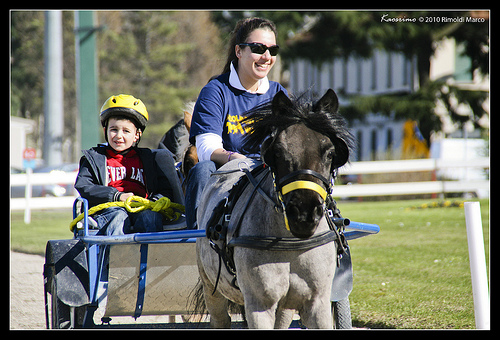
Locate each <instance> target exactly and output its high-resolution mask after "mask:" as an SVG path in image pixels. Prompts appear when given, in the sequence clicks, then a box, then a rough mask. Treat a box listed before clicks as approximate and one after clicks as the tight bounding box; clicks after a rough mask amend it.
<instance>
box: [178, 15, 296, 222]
mask: <svg viewBox="0 0 500 340" xmlns="http://www.w3.org/2000/svg"><path fill="white" fill-rule="evenodd" d="M276 36H277V32H276V27H275V26H274V23H272V22H271V21H269V20H266V19H261V18H247V19H243V20H240V21H239V22H238V23H237V24H236V27H235V28H234V31H233V33H232V37H231V40H230V44H229V51H228V58H227V62H226V65H225V67H224V70H223V73H222V74H221V75H220V76H218V77H217V78H215V79H213V80H212V81H210V82H209V83H208V84H207V85H206V86H205V87H204V88H203V89H202V90H201V92H200V95H199V96H198V100H197V102H196V105H195V107H194V111H193V119H192V122H191V130H190V136H189V140H190V142H191V143H192V144H195V145H196V148H197V152H198V158H199V161H200V162H199V163H198V164H196V166H195V167H193V168H192V169H191V170H190V171H189V174H188V178H187V187H186V202H185V203H186V219H187V226H188V228H192V229H196V208H197V206H198V203H199V200H200V198H201V193H202V191H203V188H204V187H205V184H206V182H207V181H208V178H209V177H210V174H211V173H212V172H214V171H215V170H216V169H217V168H218V167H220V166H221V165H224V164H225V163H227V162H229V161H231V160H233V159H237V158H245V157H258V156H259V155H258V152H259V151H258V150H252V148H250V147H249V145H246V143H245V139H244V135H245V133H246V131H245V129H244V127H243V126H242V125H241V123H240V122H241V120H243V118H245V117H246V116H245V113H246V112H248V111H249V110H251V109H253V108H254V107H255V106H257V105H259V104H262V103H264V102H267V101H269V100H271V99H272V98H273V97H274V95H275V94H276V93H278V92H279V91H284V92H285V93H287V92H286V90H285V88H284V87H283V86H281V85H280V84H279V83H277V82H273V81H269V80H268V79H267V75H268V73H269V71H270V70H271V68H272V67H273V65H274V63H275V62H276V55H277V54H278V51H279V46H278V45H276Z"/></svg>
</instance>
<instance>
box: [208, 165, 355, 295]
mask: <svg viewBox="0 0 500 340" xmlns="http://www.w3.org/2000/svg"><path fill="white" fill-rule="evenodd" d="M243 164H246V163H245V162H244V161H242V162H240V163H239V164H238V169H235V170H228V171H216V172H214V173H213V174H212V176H217V175H225V174H230V173H235V172H240V171H241V172H244V173H245V176H243V177H241V178H240V179H239V180H238V181H237V182H236V183H235V184H234V185H233V188H232V189H231V190H230V192H229V196H228V197H226V198H224V199H222V200H221V201H220V202H219V203H218V204H217V206H216V207H215V209H214V211H213V213H212V216H211V217H210V219H209V221H208V222H207V226H206V235H207V238H208V239H209V243H210V247H211V248H212V249H213V250H214V251H215V252H216V253H217V254H218V255H219V269H218V273H217V279H216V283H215V287H214V291H213V293H212V294H214V293H215V291H216V290H217V286H218V283H219V278H220V273H221V264H222V263H224V266H225V267H226V270H227V271H228V273H230V274H231V275H232V276H233V280H232V282H231V284H232V286H233V287H234V288H236V289H239V287H238V286H237V285H236V266H235V264H234V260H233V249H234V247H243V248H251V249H259V250H272V251H297V250H303V251H305V250H310V249H313V248H316V247H319V246H322V245H325V244H327V243H330V242H333V241H335V242H336V243H337V266H339V264H340V262H339V261H340V259H341V258H342V254H344V253H345V251H346V250H345V249H346V247H347V242H346V240H345V237H344V234H343V229H344V226H346V225H348V224H349V220H348V219H344V218H342V216H341V215H340V211H339V210H338V209H337V207H336V202H335V200H334V199H333V198H332V196H331V192H332V189H333V177H332V178H331V180H330V181H328V180H327V179H326V178H325V177H324V176H322V175H321V174H319V173H317V172H315V171H313V170H309V169H307V170H298V171H295V172H292V173H290V174H288V175H287V176H285V177H283V178H282V179H281V180H280V181H279V184H278V185H276V180H275V175H274V172H272V170H271V169H270V168H269V167H267V166H266V165H265V164H262V165H260V166H258V167H256V168H255V169H253V170H252V171H250V170H249V168H250V167H249V166H248V164H246V165H247V167H246V168H244V167H243V166H242V165H243ZM262 172H265V173H264V175H263V176H262V178H261V179H260V180H259V181H257V179H256V178H255V177H257V176H259V175H260V174H261V173H262ZM270 172H271V173H272V175H273V183H274V188H275V191H276V193H277V197H278V201H279V203H278V204H277V203H276V202H275V201H274V200H273V199H272V198H271V197H270V196H269V195H268V194H267V193H266V192H265V191H264V190H263V189H262V187H261V184H262V182H264V180H265V179H266V178H267V176H268V175H269V173H270ZM299 175H311V176H313V177H315V178H318V179H319V180H321V182H322V183H323V184H324V185H325V187H326V188H328V190H329V193H328V192H327V191H326V190H325V189H324V188H323V187H322V186H320V185H319V184H317V183H316V182H312V181H306V180H297V181H293V182H290V183H288V184H286V185H283V183H286V182H287V181H289V180H290V179H293V178H294V177H297V176H299ZM248 184H252V186H253V191H252V193H251V195H250V197H249V199H248V200H247V202H246V204H245V205H244V207H243V211H242V213H241V214H240V216H239V218H238V221H237V222H236V227H235V230H234V232H233V237H232V238H231V239H230V240H227V230H228V226H229V222H230V221H231V214H232V210H233V208H234V206H235V204H236V201H237V197H239V196H240V195H241V194H242V193H243V191H244V190H245V189H246V187H247V186H248ZM277 187H279V188H280V190H278V189H277ZM299 189H308V190H312V191H315V192H317V193H318V194H319V195H320V196H321V197H322V198H323V201H324V204H323V206H324V210H325V218H326V220H327V222H328V226H329V228H330V230H327V231H325V232H322V233H320V234H318V235H314V236H312V237H310V238H307V239H301V238H298V237H273V236H239V235H238V234H239V229H240V227H241V222H242V220H243V216H244V215H245V213H246V211H247V209H248V207H249V206H250V203H251V202H252V201H253V199H254V197H255V194H256V193H259V194H260V195H261V196H262V197H263V198H264V199H265V200H266V201H267V202H268V203H270V204H271V205H272V206H274V208H275V210H276V211H277V212H281V213H282V214H283V217H284V219H285V225H286V228H287V229H288V230H290V227H289V225H288V219H287V216H286V206H285V203H284V201H283V195H286V194H287V193H289V192H292V191H294V190H299ZM216 241H222V244H221V245H220V246H219V244H217V243H215V242H216Z"/></svg>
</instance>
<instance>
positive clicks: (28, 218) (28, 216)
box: [24, 168, 33, 224]
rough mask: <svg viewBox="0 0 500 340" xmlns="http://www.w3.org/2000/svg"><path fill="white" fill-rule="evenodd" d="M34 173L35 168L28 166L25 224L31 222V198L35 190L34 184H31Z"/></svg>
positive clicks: (25, 192) (25, 190)
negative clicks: (33, 188) (33, 189)
mask: <svg viewBox="0 0 500 340" xmlns="http://www.w3.org/2000/svg"><path fill="white" fill-rule="evenodd" d="M32 174H33V169H31V168H26V187H25V189H24V198H25V202H26V206H25V207H24V223H25V224H30V223H31V208H30V200H31V196H32V192H33V191H32V185H31V180H32V178H31V177H32Z"/></svg>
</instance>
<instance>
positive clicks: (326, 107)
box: [313, 89, 339, 113]
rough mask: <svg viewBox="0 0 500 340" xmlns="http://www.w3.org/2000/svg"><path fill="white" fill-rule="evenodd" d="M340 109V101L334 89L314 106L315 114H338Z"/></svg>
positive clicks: (328, 91) (327, 92)
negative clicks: (320, 112)
mask: <svg viewBox="0 0 500 340" xmlns="http://www.w3.org/2000/svg"><path fill="white" fill-rule="evenodd" d="M338 108H339V99H338V97H337V94H336V93H335V91H333V90H332V89H328V90H327V91H326V93H325V95H324V96H323V97H321V99H320V100H318V101H317V102H316V104H314V106H313V112H319V111H326V112H330V113H336V112H337V110H338Z"/></svg>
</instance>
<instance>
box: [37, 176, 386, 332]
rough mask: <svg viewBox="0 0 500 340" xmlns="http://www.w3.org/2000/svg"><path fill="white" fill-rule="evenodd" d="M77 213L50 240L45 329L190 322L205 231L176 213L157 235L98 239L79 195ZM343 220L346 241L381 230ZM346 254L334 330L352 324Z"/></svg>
mask: <svg viewBox="0 0 500 340" xmlns="http://www.w3.org/2000/svg"><path fill="white" fill-rule="evenodd" d="M174 171H175V170H174ZM170 175H172V174H170ZM168 178H177V177H176V176H175V177H168ZM173 187H174V196H175V197H174V200H175V201H176V202H181V203H182V204H183V203H184V198H183V194H182V191H181V188H180V183H176V184H174V185H173ZM80 211H82V212H83V213H84V214H85V215H84V218H83V220H82V222H80V223H81V225H80V226H79V227H78V228H75V229H74V237H73V238H72V239H68V240H50V241H48V242H47V247H46V253H45V265H44V288H45V315H46V326H47V328H93V327H95V326H96V323H95V320H96V319H97V320H99V318H100V320H101V321H102V322H103V323H109V321H110V320H111V317H115V316H131V317H133V318H136V319H137V318H138V317H140V316H141V315H172V316H175V315H183V319H184V320H185V321H189V320H190V316H189V310H190V308H189V305H188V302H189V300H190V294H191V293H192V291H193V290H194V288H195V286H196V285H197V283H198V279H199V274H198V268H197V265H196V250H195V243H196V239H197V238H198V237H206V233H205V230H187V229H185V228H186V224H185V221H184V220H183V218H181V220H180V221H178V222H176V223H174V224H170V225H165V226H164V231H162V232H155V233H136V234H127V235H122V236H97V235H96V233H97V230H96V229H93V228H92V219H91V218H89V216H88V202H87V201H86V200H85V199H83V198H77V199H76V200H75V203H74V207H73V215H74V218H76V216H77V215H78V212H80ZM344 224H345V225H346V231H345V233H344V234H345V236H346V239H347V240H352V239H356V238H359V237H363V236H366V235H370V234H376V233H378V232H379V230H380V228H379V227H378V226H377V225H373V224H367V223H358V222H350V221H349V220H347V219H344ZM344 257H345V258H343V259H342V261H341V266H340V267H339V268H337V272H336V274H335V279H334V283H333V286H334V288H333V289H332V292H333V293H332V296H331V301H332V308H333V315H334V316H335V324H336V327H337V328H350V327H351V316H350V308H349V299H348V295H349V293H350V292H351V290H352V267H351V261H350V254H349V252H347V256H344ZM197 320H199V319H197Z"/></svg>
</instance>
